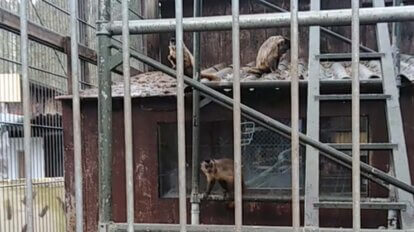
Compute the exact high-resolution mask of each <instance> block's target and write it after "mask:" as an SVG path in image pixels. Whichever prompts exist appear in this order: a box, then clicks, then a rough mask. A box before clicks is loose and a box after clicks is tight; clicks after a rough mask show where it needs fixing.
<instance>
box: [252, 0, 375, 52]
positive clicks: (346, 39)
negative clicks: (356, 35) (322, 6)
mask: <svg viewBox="0 0 414 232" xmlns="http://www.w3.org/2000/svg"><path fill="white" fill-rule="evenodd" d="M257 1H258V2H259V3H261V4H262V5H264V6H266V7H268V8H270V9H273V10H277V11H280V12H288V11H287V10H285V9H284V8H282V7H279V6H277V5H275V4H273V3H270V2H268V1H265V0H257ZM320 30H321V31H322V32H323V33H325V34H327V35H330V36H333V37H335V38H337V39H339V40H342V41H344V42H346V43H348V44H351V42H352V41H351V40H350V39H349V38H347V37H345V36H343V35H341V34H339V33H336V32H334V31H332V30H330V29H328V28H325V27H321V28H320ZM359 47H360V48H361V50H364V51H367V52H375V50H373V49H371V48H368V47H365V46H364V45H362V44H360V45H359Z"/></svg>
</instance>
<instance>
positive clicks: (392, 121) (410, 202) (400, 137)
mask: <svg viewBox="0 0 414 232" xmlns="http://www.w3.org/2000/svg"><path fill="white" fill-rule="evenodd" d="M373 6H374V7H385V1H384V0H373ZM376 32H377V44H378V51H379V52H382V53H384V54H385V55H384V56H383V57H382V58H381V65H382V76H383V77H384V78H383V90H384V94H389V95H391V96H392V97H391V98H389V99H387V101H386V105H387V108H386V111H385V113H386V115H387V129H388V138H389V141H390V143H396V144H398V147H397V148H395V149H393V152H392V159H393V162H392V163H393V164H394V172H395V178H397V179H398V180H399V181H401V182H402V183H405V184H408V185H411V184H412V183H413V182H412V181H411V178H410V167H409V162H408V154H407V147H406V142H405V137H404V128H403V123H402V116H401V106H400V102H399V91H398V88H397V82H396V80H395V70H394V64H393V60H392V51H391V50H392V49H391V42H390V38H389V30H388V24H387V23H377V31H376ZM392 190H393V189H392V188H391V189H390V191H392ZM395 195H396V198H397V199H398V201H400V202H406V203H407V208H406V210H404V211H400V215H401V221H400V225H401V227H402V228H403V229H413V228H414V198H413V195H412V194H410V193H408V192H406V191H403V190H401V189H397V191H396V192H395Z"/></svg>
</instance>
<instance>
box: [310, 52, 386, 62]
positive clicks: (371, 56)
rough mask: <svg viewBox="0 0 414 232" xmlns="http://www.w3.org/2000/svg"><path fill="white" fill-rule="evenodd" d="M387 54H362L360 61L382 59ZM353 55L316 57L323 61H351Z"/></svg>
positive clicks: (337, 54) (329, 54)
mask: <svg viewBox="0 0 414 232" xmlns="http://www.w3.org/2000/svg"><path fill="white" fill-rule="evenodd" d="M384 55H385V54H384V53H380V52H371V53H360V60H366V59H381V57H383V56H384ZM351 56H352V54H351V53H326V54H319V55H316V56H315V57H316V58H318V59H319V60H321V61H324V60H328V61H332V60H349V61H350V60H351Z"/></svg>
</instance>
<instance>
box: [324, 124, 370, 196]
mask: <svg viewBox="0 0 414 232" xmlns="http://www.w3.org/2000/svg"><path fill="white" fill-rule="evenodd" d="M320 122H321V123H320V128H321V133H320V140H321V141H322V142H324V143H352V129H351V128H352V120H351V117H348V116H340V117H323V118H321V120H320ZM368 128H369V127H368V117H367V116H363V117H361V118H360V141H361V143H367V142H368V141H369V134H368ZM344 152H345V153H347V154H349V155H350V156H351V155H352V153H351V151H344ZM368 155H369V151H361V161H363V162H366V163H367V162H368ZM319 168H320V193H321V195H322V196H323V195H325V196H327V195H329V196H334V195H337V196H351V194H352V173H351V170H349V169H347V168H345V167H342V166H340V165H338V164H336V163H334V162H333V161H331V160H329V159H328V158H325V157H324V156H320V167H319ZM367 193H368V181H367V179H365V178H361V194H363V195H366V194H367Z"/></svg>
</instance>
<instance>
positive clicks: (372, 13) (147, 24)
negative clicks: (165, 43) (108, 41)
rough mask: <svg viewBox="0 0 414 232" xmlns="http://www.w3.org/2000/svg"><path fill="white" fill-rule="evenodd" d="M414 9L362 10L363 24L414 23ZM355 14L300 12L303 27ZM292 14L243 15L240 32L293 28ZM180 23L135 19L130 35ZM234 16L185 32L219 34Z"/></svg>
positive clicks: (191, 22)
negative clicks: (211, 32)
mask: <svg viewBox="0 0 414 232" xmlns="http://www.w3.org/2000/svg"><path fill="white" fill-rule="evenodd" d="M413 12H414V6H404V7H399V6H396V7H382V8H362V9H361V10H360V14H359V16H360V23H361V24H372V23H378V22H397V21H410V20H414V14H413ZM351 15H352V11H351V10H350V9H340V10H321V11H301V12H298V23H299V25H300V26H345V25H350V23H351ZM290 21H291V19H290V13H270V14H269V13H267V14H248V15H240V21H239V22H240V29H259V28H274V27H288V26H290ZM175 26H176V22H175V20H174V19H147V20H131V21H130V22H129V32H130V33H131V34H143V33H154V32H173V31H174V30H175ZM121 28H122V25H121V23H120V22H119V21H114V22H111V23H110V24H106V28H105V29H106V30H109V31H110V32H111V34H112V35H120V34H121V32H122V30H121ZM231 28H232V18H231V16H209V17H197V18H193V17H191V18H184V19H183V29H184V30H185V31H217V30H231Z"/></svg>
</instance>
